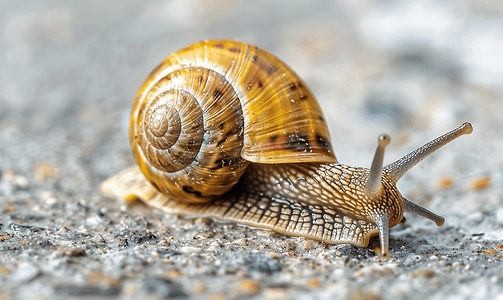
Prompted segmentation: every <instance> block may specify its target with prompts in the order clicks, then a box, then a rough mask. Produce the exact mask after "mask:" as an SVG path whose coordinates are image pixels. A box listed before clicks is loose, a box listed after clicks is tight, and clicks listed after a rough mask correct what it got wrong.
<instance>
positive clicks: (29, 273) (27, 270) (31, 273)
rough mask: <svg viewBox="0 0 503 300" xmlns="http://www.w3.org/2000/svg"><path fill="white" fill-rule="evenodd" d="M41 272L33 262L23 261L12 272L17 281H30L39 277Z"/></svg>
mask: <svg viewBox="0 0 503 300" xmlns="http://www.w3.org/2000/svg"><path fill="white" fill-rule="evenodd" d="M39 273H40V271H39V269H38V268H37V267H36V266H35V265H34V264H32V263H31V262H27V261H25V262H22V263H20V264H19V266H18V267H17V269H16V270H15V271H14V273H13V274H12V278H13V279H14V280H15V281H30V280H32V279H33V278H35V277H37V276H38V274H39Z"/></svg>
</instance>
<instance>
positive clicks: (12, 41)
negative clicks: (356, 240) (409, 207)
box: [0, 0, 503, 218]
mask: <svg viewBox="0 0 503 300" xmlns="http://www.w3.org/2000/svg"><path fill="white" fill-rule="evenodd" d="M0 5H1V7H2V9H1V10H0V142H1V143H0V168H1V169H3V170H15V171H16V172H21V173H23V174H26V176H33V170H34V168H36V166H37V165H38V164H46V163H47V164H51V165H54V166H57V168H58V172H59V174H60V176H59V177H60V179H59V181H58V188H60V189H61V190H62V191H66V192H68V193H71V194H73V193H76V192H79V191H81V192H83V191H89V192H96V190H97V185H98V184H99V182H100V181H101V180H103V179H104V178H106V177H108V176H110V175H111V174H113V173H115V172H116V171H118V170H120V169H123V168H125V167H126V166H129V165H132V164H133V159H132V156H131V154H130V150H129V145H128V138H127V124H128V115H129V109H130V105H131V103H132V100H133V98H134V96H135V93H136V91H137V89H138V88H139V87H140V85H141V84H142V81H143V80H144V79H145V78H146V76H147V74H148V73H149V72H150V71H151V70H152V69H153V68H154V67H155V66H156V65H157V64H158V63H159V62H160V61H161V60H162V59H163V58H164V57H166V56H167V55H169V54H170V53H171V52H173V51H175V50H177V49H179V48H182V47H184V46H187V45H189V44H191V43H194V42H196V41H200V40H203V39H212V38H225V39H238V40H241V41H246V42H249V43H252V44H256V45H258V46H260V47H262V48H264V49H266V50H268V51H270V52H272V53H274V54H275V55H277V56H278V57H279V58H281V59H282V60H284V61H285V62H286V63H287V64H289V65H290V66H291V67H292V68H293V69H294V70H296V71H297V72H298V73H299V75H300V76H301V77H302V78H304V79H305V80H306V81H307V83H308V84H309V86H310V88H311V89H312V90H313V92H314V94H315V95H316V96H317V97H318V100H319V101H320V103H321V106H322V108H323V110H324V113H325V115H326V119H327V120H328V123H329V126H330V129H331V135H332V140H333V144H334V148H335V151H336V154H337V157H338V158H339V160H340V161H341V162H343V163H347V164H352V165H363V166H369V165H370V162H371V159H372V153H373V151H374V148H375V144H376V138H377V136H378V135H379V134H380V133H383V132H386V133H388V134H390V135H391V137H392V144H391V146H390V147H389V150H388V152H387V154H386V159H385V162H387V163H389V162H392V161H394V160H396V159H397V158H399V157H400V156H402V155H404V154H405V153H407V151H410V150H412V149H415V148H416V147H418V146H420V145H421V144H423V143H425V142H427V141H428V140H430V139H432V138H434V137H436V136H438V135H440V134H443V133H444V132H447V131H448V130H450V129H452V128H454V127H456V126H458V125H460V124H461V123H462V122H463V121H470V122H472V124H473V126H474V128H475V130H474V133H473V134H472V135H470V136H465V137H462V138H461V139H460V140H458V141H456V142H455V143H454V144H452V145H449V146H448V147H447V148H446V149H442V151H440V152H439V153H438V154H436V155H435V156H433V157H431V158H429V159H428V160H426V161H425V162H423V163H422V164H421V165H419V166H418V167H417V170H416V169H414V171H412V172H411V175H410V176H406V177H405V178H404V180H403V181H404V182H406V183H407V182H416V184H415V185H414V186H413V187H410V186H409V184H403V187H402V192H404V193H413V195H416V196H417V197H419V198H421V197H422V199H423V200H424V199H430V200H431V199H432V198H433V199H435V197H437V196H435V195H440V196H438V197H437V198H445V195H444V194H442V193H444V192H442V191H439V192H436V191H435V188H437V189H438V190H442V189H443V188H446V189H447V190H449V189H450V188H451V187H453V186H455V187H457V188H458V190H457V192H456V193H457V195H458V196H459V195H462V197H461V199H459V198H457V199H456V200H457V201H458V202H459V203H461V204H460V208H462V210H463V211H466V209H467V208H466V207H467V206H468V207H469V208H470V209H489V208H490V207H492V206H493V205H499V204H500V203H501V192H502V188H501V186H502V165H503V143H502V136H503V133H502V130H501V129H502V123H503V118H501V114H502V112H503V101H502V95H503V84H502V83H503V17H502V16H503V2H502V1H498V0H485V1H468V0H461V1H458V0H457V1H442V2H438V1H428V0H425V1H372V0H364V1H309V2H306V1H291V0H288V1H286V0H285V1H273V2H272V1H253V2H252V1H237V0H227V1H225V0H214V1H210V0H165V1H149V2H139V1H86V2H77V1H75V2H67V1H18V2H11V1H2V3H1V4H0ZM477 178H478V179H477ZM418 180H419V181H418ZM473 180H481V182H482V186H483V189H480V190H483V191H482V192H479V189H477V192H473V185H474V184H475V185H476V183H473V182H472V181H473ZM76 182H78V184H76ZM485 187H489V188H487V189H486V188H485ZM441 188H442V189H441ZM425 190H426V191H432V190H433V191H432V194H431V195H430V194H428V193H429V192H425ZM433 193H436V194H433ZM445 193H447V192H445ZM481 193H482V194H481ZM484 193H485V194H484ZM481 195H482V197H481ZM424 201H426V200H424ZM438 201H440V200H438ZM437 205H438V206H441V205H442V203H440V202H439V203H438V204H437ZM450 205H451V204H448V205H447V206H446V208H449V207H450ZM502 218H503V216H502Z"/></svg>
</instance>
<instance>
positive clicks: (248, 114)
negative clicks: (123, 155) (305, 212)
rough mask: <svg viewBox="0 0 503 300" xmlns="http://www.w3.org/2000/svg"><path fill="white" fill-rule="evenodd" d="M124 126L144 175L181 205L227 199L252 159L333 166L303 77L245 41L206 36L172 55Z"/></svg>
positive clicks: (139, 97) (148, 82)
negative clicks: (211, 38)
mask: <svg viewBox="0 0 503 300" xmlns="http://www.w3.org/2000/svg"><path fill="white" fill-rule="evenodd" d="M130 124H131V125H130V136H131V144H132V148H133V153H134V155H135V158H136V161H137V163H138V164H139V166H140V168H141V170H142V172H143V174H144V175H145V177H146V178H148V179H149V181H151V182H152V184H153V185H154V186H156V188H157V189H158V190H159V191H161V192H163V193H165V194H171V195H174V196H176V197H177V198H179V199H182V201H189V202H206V201H209V200H210V199H213V198H214V197H215V196H221V195H223V194H224V193H225V192H227V191H228V190H229V189H230V188H231V187H232V186H233V185H234V184H235V183H236V182H237V181H238V180H239V178H240V177H241V175H242V174H243V172H244V170H245V168H246V166H247V164H248V162H254V163H292V162H320V163H334V162H337V159H336V158H335V155H334V153H333V150H332V145H331V142H330V134H329V132H328V127H327V125H326V123H325V120H324V117H323V113H322V111H321V108H320V106H319V104H318V102H317V100H316V98H315V97H314V95H312V93H311V92H310V91H309V89H308V88H307V86H306V85H305V83H304V82H303V81H302V80H301V79H300V78H299V77H298V76H297V75H296V74H295V73H294V72H293V71H292V70H291V69H290V68H289V67H288V66H286V65H285V64H284V63H283V62H281V61H280V60H279V59H277V58H276V57H275V56H273V55H272V54H270V53H268V52H266V51H264V50H262V49H260V48H258V47H255V46H252V45H249V44H246V43H242V42H236V41H224V40H215V41H204V42H201V43H197V44H194V45H192V46H189V47H187V48H185V49H182V50H180V51H178V52H175V53H173V54H172V55H170V56H168V58H166V59H165V60H164V61H163V62H162V63H161V64H160V65H159V66H158V67H157V68H156V69H154V71H153V72H152V73H151V74H150V76H149V77H148V78H147V80H146V81H145V83H144V84H143V85H142V87H141V88H140V90H139V92H138V94H137V97H136V99H135V102H134V104H133V108H132V113H131V123H130Z"/></svg>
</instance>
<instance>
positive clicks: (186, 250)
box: [180, 246, 203, 253]
mask: <svg viewBox="0 0 503 300" xmlns="http://www.w3.org/2000/svg"><path fill="white" fill-rule="evenodd" d="M201 251H203V249H201V248H196V247H190V246H185V247H182V248H180V252H182V253H201Z"/></svg>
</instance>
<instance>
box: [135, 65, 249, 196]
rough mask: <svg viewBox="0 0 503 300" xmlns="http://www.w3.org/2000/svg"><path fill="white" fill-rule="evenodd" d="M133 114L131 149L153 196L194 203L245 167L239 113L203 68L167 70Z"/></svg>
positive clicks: (225, 87) (216, 77) (219, 79)
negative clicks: (156, 191) (139, 159)
mask: <svg viewBox="0 0 503 300" xmlns="http://www.w3.org/2000/svg"><path fill="white" fill-rule="evenodd" d="M136 109H137V110H138V112H139V113H138V114H137V118H138V120H137V121H136V122H135V123H134V124H132V126H134V128H132V132H134V133H135V134H134V137H133V138H134V141H133V147H137V148H138V149H137V152H139V155H141V156H142V161H145V162H148V164H146V163H143V165H140V166H141V167H142V170H146V171H147V172H148V173H149V174H150V179H151V181H152V182H153V183H154V185H155V186H156V187H157V188H158V189H159V190H161V191H163V190H164V191H165V192H169V193H170V194H173V195H178V194H184V196H185V198H187V197H186V196H187V194H189V195H193V196H194V197H193V198H195V200H194V201H195V202H200V201H206V200H207V199H206V198H207V197H212V196H216V195H221V194H223V193H224V192H225V191H227V190H229V189H230V188H231V187H232V186H233V185H234V184H235V183H236V182H237V181H238V180H239V177H240V176H241V175H242V173H243V172H244V169H245V167H246V164H247V163H246V161H244V160H242V159H241V156H240V154H241V148H242V147H243V139H242V137H243V117H242V114H243V113H242V111H241V103H240V102H239V99H238V97H237V95H236V93H235V91H234V89H233V88H232V86H231V85H230V84H229V82H227V80H226V79H225V78H224V77H223V76H222V75H220V74H218V73H216V72H214V71H212V70H208V69H205V68H195V67H181V68H180V69H177V70H173V71H172V72H170V73H168V74H166V75H165V76H163V78H162V79H160V80H157V81H156V82H155V83H154V84H153V85H152V86H151V87H150V89H149V91H148V92H147V93H146V96H145V98H144V99H143V100H142V101H140V103H139V107H137V108H136ZM138 150H139V151H138ZM168 182H169V184H168ZM182 198H184V197H182Z"/></svg>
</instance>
